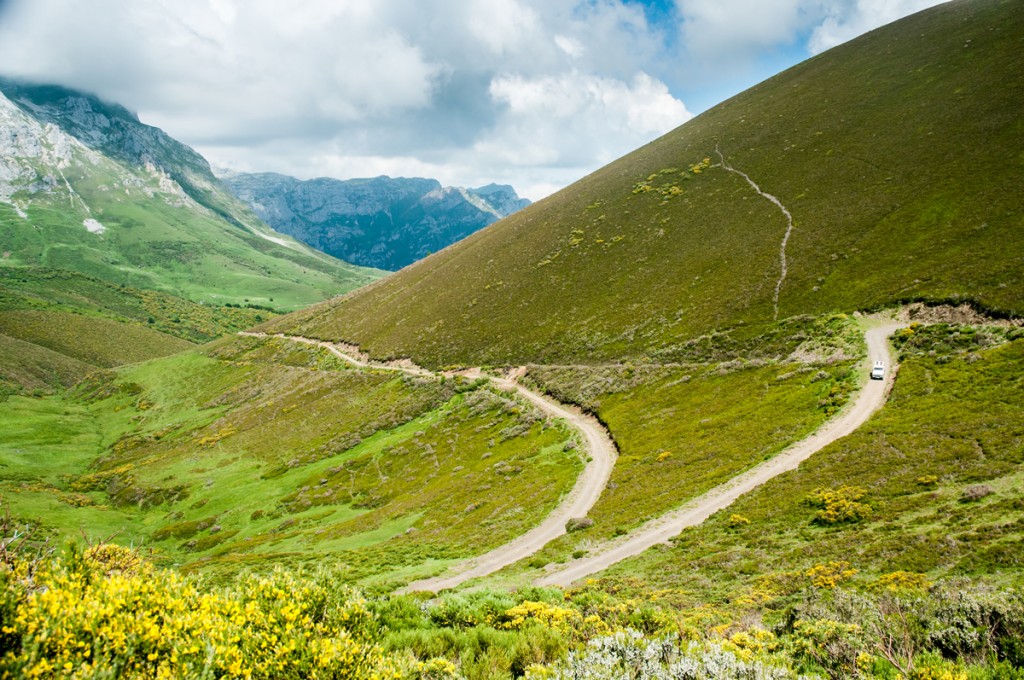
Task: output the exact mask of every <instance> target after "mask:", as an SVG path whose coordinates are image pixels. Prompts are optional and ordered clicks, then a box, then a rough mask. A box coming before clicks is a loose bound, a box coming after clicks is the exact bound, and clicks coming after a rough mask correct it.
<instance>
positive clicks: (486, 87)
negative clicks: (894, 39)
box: [0, 0, 931, 198]
mask: <svg viewBox="0 0 1024 680" xmlns="http://www.w3.org/2000/svg"><path fill="white" fill-rule="evenodd" d="M676 3H677V4H676V10H677V11H676V12H675V13H674V14H673V13H672V12H671V11H670V12H668V13H662V14H660V15H657V16H658V17H660V18H659V19H658V22H660V23H657V22H656V23H652V21H651V19H650V17H652V16H656V15H654V14H648V13H647V8H646V7H645V4H644V3H642V2H639V1H637V0H420V1H417V2H409V0H373V2H366V1H364V0H303V1H302V2H297V3H296V2H288V1H287V0H90V1H89V2H88V3H86V2H74V1H73V0H6V2H5V0H0V69H2V70H3V73H4V75H12V76H21V77H26V78H30V79H34V80H37V81H43V82H57V83H59V84H64V85H68V86H71V87H76V88H79V89H84V90H88V91H92V92H95V93H97V94H99V95H100V96H102V97H104V98H107V99H110V100H113V101H117V102H119V103H122V104H124V105H125V106H127V107H128V108H131V109H134V110H137V111H138V112H139V114H140V116H141V118H142V119H143V121H145V122H148V123H151V124H154V125H158V126H159V127H162V128H164V129H165V130H167V132H168V133H170V134H171V135H173V136H175V137H177V138H178V139H181V140H182V141H184V142H186V143H188V144H191V145H193V146H195V147H196V148H197V149H198V150H199V151H200V152H202V153H206V154H207V155H209V156H210V158H211V161H213V162H215V163H217V164H221V165H230V166H233V167H246V168H249V169H252V170H267V171H280V172H289V173H291V174H295V175H298V176H303V177H309V176H315V175H328V174H334V175H338V174H340V173H352V174H353V175H361V176H367V175H371V174H374V173H379V172H386V173H387V174H393V175H396V174H401V175H407V176H409V175H413V174H426V173H428V172H429V173H431V176H435V177H437V178H439V179H442V180H443V181H445V182H448V183H459V184H473V183H475V182H479V183H486V182H487V181H491V180H492V179H493V180H494V181H503V182H508V183H511V184H513V185H514V186H516V188H517V189H520V188H521V190H523V191H524V192H531V191H532V192H533V193H528V195H530V196H531V197H534V198H536V197H538V195H539V194H540V193H541V192H546V191H549V190H550V188H551V187H554V186H557V185H560V184H566V183H568V182H570V181H572V180H575V179H577V178H578V177H579V176H581V175H583V174H585V173H587V172H590V171H592V170H594V169H596V168H597V167H599V166H600V165H601V164H603V163H605V162H607V161H609V160H612V159H613V158H615V157H617V156H619V155H621V154H623V153H625V152H627V151H629V150H631V149H633V148H635V147H636V146H639V145H640V144H642V143H644V142H646V141H648V140H649V139H651V138H653V137H655V136H657V135H659V134H662V133H664V132H667V131H668V130H670V129H672V128H674V127H675V126H677V125H679V124H680V123H682V122H683V121H684V120H686V119H687V118H688V117H689V115H690V114H689V113H688V112H687V108H686V106H684V105H683V102H682V101H681V100H680V96H679V94H678V93H679V92H680V91H686V92H687V103H690V97H691V95H692V96H698V95H697V94H694V93H700V92H701V91H700V90H697V89H691V90H687V89H686V88H688V87H692V86H693V85H694V83H697V84H700V85H702V86H703V87H706V88H715V87H717V88H719V89H721V87H722V86H721V85H720V84H721V83H723V82H724V83H729V85H728V86H727V87H733V83H738V84H743V86H744V87H745V86H747V85H751V84H753V83H754V82H756V81H757V80H760V79H761V78H763V77H765V76H766V75H770V73H764V72H762V71H757V70H756V69H751V68H750V64H752V63H756V62H757V61H758V59H759V58H760V57H761V55H763V54H765V53H766V51H771V50H773V49H776V48H778V47H779V46H780V45H781V46H787V45H788V46H790V47H792V46H793V45H797V46H798V47H799V49H800V50H803V51H804V52H803V54H806V49H807V48H806V41H807V40H808V39H809V38H811V36H813V39H812V41H811V42H812V46H813V49H822V48H824V47H826V46H828V45H830V44H834V43H835V42H836V41H839V40H843V39H846V38H847V37H849V36H850V35H851V34H853V33H855V32H857V31H860V30H864V28H865V27H870V26H873V25H877V24H878V23H881V22H884V21H888V20H890V19H892V18H895V17H896V16H897V15H900V14H903V13H906V12H908V11H911V10H913V9H917V8H919V7H921V6H923V5H925V4H931V3H930V2H929V0H888V1H885V0H771V1H767V0H676ZM799 56H801V55H795V56H794V57H793V59H794V60H795V59H797V58H799ZM790 63H791V62H790ZM737 72H739V73H742V74H743V78H745V79H746V80H742V81H741V80H736V78H735V74H736V73H737ZM730 78H732V80H730ZM737 89H742V88H740V87H737ZM673 93H675V94H673ZM716 94H717V91H716ZM723 94H725V93H723ZM711 103H714V100H712V101H703V102H701V103H700V105H708V104H711ZM700 105H698V106H700ZM692 108H693V106H692V105H691V109H692ZM527 186H529V187H533V189H528V188H526V187H527Z"/></svg>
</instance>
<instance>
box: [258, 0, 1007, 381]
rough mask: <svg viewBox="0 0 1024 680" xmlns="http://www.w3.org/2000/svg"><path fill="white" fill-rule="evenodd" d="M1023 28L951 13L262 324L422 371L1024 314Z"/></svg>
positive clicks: (691, 125) (962, 6) (769, 86)
mask: <svg viewBox="0 0 1024 680" xmlns="http://www.w3.org/2000/svg"><path fill="white" fill-rule="evenodd" d="M1022 39H1024V13H1021V12H1020V11H1019V5H1018V3H1016V2H1012V1H991V0H966V1H964V2H953V3H949V4H944V5H941V6H939V7H936V8H933V9H931V10H928V11H925V12H922V13H920V14H918V15H914V16H912V17H909V18H907V19H905V20H903V21H900V22H897V23H895V24H892V25H890V26H888V27H885V28H882V29H879V30H877V31H874V32H872V33H870V34H867V35H865V36H863V37H861V38H858V39H856V40H853V41H851V42H850V43H848V44H845V45H843V46H841V47H838V48H836V49H833V50H831V51H829V52H827V53H824V54H822V55H820V56H818V57H815V58H813V59H810V60H808V61H807V62H805V63H803V64H801V65H799V66H797V67H795V68H792V69H790V70H788V71H786V72H784V73H782V74H781V75H779V76H776V77H774V78H772V79H770V80H768V81H766V82H765V83H763V84H761V85H759V86H757V87H755V88H753V89H751V90H749V91H747V92H744V93H743V94H741V95H738V96H736V97H734V98H733V99H731V100H729V101H727V102H725V103H724V104H722V105H720V106H717V107H715V108H714V109H712V110H710V111H708V112H706V113H705V114H703V115H701V116H699V117H698V118H696V119H694V120H692V121H690V122H688V123H687V124H685V125H683V126H682V127H680V128H678V129H677V130H675V131H673V132H671V133H669V134H668V135H666V136H664V137H663V138H661V139H659V140H657V141H655V142H653V143H651V144H649V145H648V146H646V147H644V148H642V149H639V150H638V151H636V152H634V153H632V154H630V155H628V156H626V157H624V158H623V159H621V160H619V161H617V162H615V163H613V164H611V165H609V166H608V167H606V168H604V169H602V170H600V171H598V172H596V173H594V174H593V175H591V176H589V177H587V178H585V179H583V180H581V181H580V182H578V183H576V184H574V185H573V186H571V187H569V188H567V189H565V190H563V191H561V192H559V193H558V194H556V195H554V196H552V197H550V198H548V199H546V200H544V201H542V202H540V203H537V204H535V205H533V206H530V207H529V208H527V209H525V210H523V211H521V212H519V213H516V214H515V215H513V216H511V217H509V218H507V219H505V220H503V221H501V222H500V223H498V224H496V225H494V226H492V227H490V228H488V229H485V230H483V231H482V232H479V233H477V234H474V235H473V236H471V237H469V238H468V239H466V240H465V241H463V242H461V243H459V244H458V245H456V246H454V247H452V248H449V249H447V250H445V251H444V252H441V253H438V254H435V255H434V256H432V257H430V258H428V259H426V260H424V261H422V262H420V263H417V264H416V265H414V266H412V267H410V268H408V269H406V270H404V271H402V272H400V273H399V274H398V275H396V276H394V277H390V278H388V279H386V280H384V281H382V282H380V283H379V284H377V285H374V286H372V287H370V288H368V289H366V290H364V291H360V292H359V293H357V294H354V295H351V296H348V297H346V298H344V299H342V300H340V301H333V302H331V303H328V304H324V305H321V306H318V307H315V308H312V309H310V310H307V311H304V312H302V313H301V314H299V315H296V316H293V317H289V318H287V319H283V320H280V321H279V322H276V323H275V324H274V325H273V326H272V327H273V328H277V329H282V330H286V331H288V332H296V333H302V334H305V335H316V336H319V337H324V338H342V339H345V340H349V341H352V342H358V343H359V344H360V345H362V346H363V347H364V348H366V349H368V350H370V351H371V352H373V353H375V354H377V355H381V356H393V355H395V356H401V355H408V356H411V357H413V358H414V359H415V360H417V361H419V362H421V363H426V364H432V365H444V364H450V363H459V362H461V363H466V364H477V363H494V364H502V363H511V362H514V363H522V362H528V361H533V362H538V363H553V362H561V361H569V362H572V361H578V360H583V361H597V360H604V359H609V358H616V357H641V356H652V355H653V356H655V357H658V358H661V359H672V358H673V357H677V356H681V355H685V353H686V352H687V351H688V349H687V347H688V345H687V342H688V341H690V340H692V339H694V338H696V337H699V336H702V335H704V334H706V333H709V332H711V331H713V330H716V329H727V328H731V329H733V334H734V335H736V336H745V337H748V338H749V337H752V336H754V335H757V334H758V333H760V332H762V330H763V328H764V324H766V323H767V322H770V321H771V320H772V319H773V318H775V317H778V318H780V319H781V318H785V317H788V316H791V315H794V314H800V313H823V312H830V311H852V310H856V309H865V308H878V307H882V306H885V305H890V304H893V303H895V302H898V301H906V300H929V301H938V300H960V301H970V302H972V303H973V304H976V305H978V306H979V307H983V308H986V309H988V310H991V311H994V312H998V313H1006V314H1020V313H1021V312H1022V311H1024V309H1022V300H1024V279H1022V277H1021V272H1022V271H1024V266H1022V265H1024V239H1022V238H1021V237H1020V234H1021V229H1022V226H1024V194H1022V193H1021V191H1020V190H1019V186H1018V184H1019V182H1018V178H1019V177H1020V176H1021V174H1022V172H1024V119H1022V118H1021V116H1020V115H1019V113H1020V111H1022V110H1024V81H1022V79H1021V78H1020V77H1019V74H1020V73H1021V71H1022V70H1024V50H1022V49H1021V46H1022V44H1024V43H1022Z"/></svg>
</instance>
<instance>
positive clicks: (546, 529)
mask: <svg viewBox="0 0 1024 680" xmlns="http://www.w3.org/2000/svg"><path fill="white" fill-rule="evenodd" d="M901 325H905V324H901V323H897V322H886V323H885V324H884V325H880V326H877V327H874V328H872V329H870V330H868V331H867V332H866V333H865V340H866V341H867V346H868V365H870V364H872V363H874V362H875V361H884V362H885V364H886V366H887V367H889V368H888V369H887V371H886V379H885V380H884V381H876V380H870V381H868V382H867V384H866V385H864V387H863V388H862V389H861V390H860V392H859V393H858V394H857V397H856V399H855V400H854V401H853V402H852V403H851V404H850V405H848V406H847V407H846V408H845V409H844V410H843V411H842V412H841V413H840V415H839V416H837V417H836V418H834V419H832V420H830V421H828V422H826V423H825V424H824V425H822V426H821V427H820V428H819V429H818V430H817V431H815V432H814V433H813V434H811V435H810V436H808V437H806V438H804V439H802V440H800V441H799V442H797V443H795V444H793V445H792V446H790V447H789V448H788V449H786V450H785V451H783V452H782V453H779V454H778V455H776V456H775V457H773V458H772V459H771V460H768V461H765V462H764V463H761V464H760V465H757V466H755V467H753V468H751V469H749V470H747V471H746V472H744V473H742V474H740V475H737V476H736V477H733V478H732V479H730V480H729V481H727V482H725V483H723V484H720V485H719V486H716V487H715V488H713V489H711V490H710V491H708V492H707V493H705V494H703V495H701V496H698V497H697V498H695V499H693V500H691V501H690V502H688V503H686V504H685V505H683V506H682V507H680V508H678V509H676V510H673V511H672V512H669V513H667V514H665V515H662V516H661V517H658V518H655V519H653V520H651V521H649V522H647V523H646V524H644V525H642V526H640V527H639V528H638V529H636V530H635V531H633V532H631V533H630V534H629V535H628V536H627V537H624V538H622V539H616V540H613V541H609V542H608V543H605V544H604V545H601V546H598V547H596V548H594V549H593V552H594V554H593V555H591V556H589V557H584V558H582V559H578V560H574V561H573V562H570V563H569V564H567V565H564V566H560V567H559V568H556V569H554V570H552V571H550V572H548V573H547V574H545V575H544V576H542V577H540V578H539V579H537V580H536V583H537V584H538V585H560V586H568V585H570V584H572V583H573V582H575V581H577V580H579V579H581V578H583V577H585V576H589V575H590V574H594V573H596V572H599V571H602V570H604V569H606V568H608V567H610V566H611V565H613V564H615V563H616V562H620V561H622V560H624V559H626V558H628V557H632V556H634V555H638V554H639V553H641V552H643V551H644V550H647V549H648V548H650V547H651V546H654V545H657V544H658V543H665V542H667V541H668V539H670V538H671V537H673V536H675V535H676V534H678V533H679V532H680V531H682V530H683V529H684V528H686V527H689V526H694V525H697V524H700V523H701V522H703V521H704V520H705V519H707V518H708V517H710V516H711V515H712V514H714V513H715V512H717V511H719V510H721V509H722V508H725V507H727V506H729V505H730V504H731V503H732V502H733V501H735V500H736V499H737V498H739V497H740V496H742V495H743V494H745V493H748V492H750V491H751V490H753V489H755V488H757V487H758V486H760V485H761V484H764V483H765V482H767V481H768V480H769V479H771V478H772V477H775V476H777V475H780V474H782V473H783V472H786V471H788V470H793V469H795V468H796V467H797V466H798V465H799V464H800V463H801V462H803V461H804V460H806V459H807V458H809V457H810V456H811V455H813V454H814V453H816V452H817V451H819V450H820V449H822V448H823V447H825V446H826V445H828V444H831V443H832V442H834V441H836V440H837V439H839V438H840V437H845V436H846V435H848V434H850V433H851V432H853V431H854V430H856V429H857V428H858V427H860V426H861V425H862V424H863V423H864V422H865V421H867V419H868V418H869V417H870V416H871V414H872V413H874V412H875V411H876V410H877V409H878V408H880V407H881V406H882V405H883V404H884V403H885V399H886V396H887V394H888V392H889V389H890V387H891V386H892V379H893V371H892V370H891V368H892V366H893V365H894V364H893V361H892V356H891V353H890V352H889V345H888V337H889V335H891V334H892V332H893V331H895V330H896V329H897V328H899V327H900V326H901ZM240 335H247V336H251V337H278V338H282V339H286V340H291V341H293V342H301V343H304V344H309V345H317V346H320V347H324V348H325V349H327V350H329V351H330V352H331V353H333V354H334V355H336V356H338V357H340V358H341V359H344V360H346V361H348V362H349V363H351V364H353V365H355V366H359V367H363V368H378V369H386V370H393V371H399V372H402V373H408V374H411V375H434V374H433V373H431V372H430V371H428V370H426V369H424V368H421V367H419V366H416V365H414V364H411V363H409V362H386V363H385V362H375V361H370V360H369V359H368V358H367V357H366V356H365V355H363V354H362V353H361V352H360V351H359V348H357V347H350V346H347V345H346V346H339V345H337V344H334V343H330V342H324V341H321V340H314V339H312V338H304V337H301V336H291V335H281V334H278V335H276V336H268V335H267V334H265V333H240ZM865 371H866V369H865ZM462 375H465V376H467V377H471V378H476V377H481V376H482V375H483V374H481V373H480V371H479V369H470V370H469V371H463V372H462ZM485 377H489V379H490V380H491V382H492V383H494V384H495V385H496V386H498V387H499V388H501V389H503V390H507V391H515V392H517V393H518V394H519V395H520V396H521V397H522V398H523V399H526V400H527V401H529V402H530V403H532V404H534V405H535V406H537V408H539V409H540V410H541V411H543V412H544V413H546V414H548V415H549V416H551V417H554V418H560V419H562V420H564V421H566V422H567V423H569V425H571V426H572V427H573V428H575V429H576V430H577V431H578V432H579V433H580V434H581V435H582V436H583V438H584V442H585V444H586V454H587V458H586V460H587V464H586V467H585V468H584V470H583V473H582V474H581V475H580V476H579V478H578V479H577V480H576V484H575V485H574V486H573V488H572V491H571V492H570V493H569V494H568V495H567V496H566V497H565V498H564V499H563V500H562V501H561V502H560V503H559V504H558V507H556V508H555V509H554V510H553V511H552V512H551V514H549V515H548V516H547V518H545V520H544V521H543V522H542V523H541V524H539V525H538V526H536V527H534V528H533V529H531V530H530V531H528V532H526V533H525V534H523V535H522V536H519V537H518V538H515V539H513V540H512V541H510V542H509V543H506V544H504V545H501V546H499V547H497V548H495V549H494V550H491V551H490V552H487V553H485V554H483V555H480V556H478V557H474V558H470V559H468V560H464V561H462V562H459V563H458V564H457V565H455V566H453V567H452V568H450V569H449V573H447V574H442V575H441V576H437V577H434V578H428V579H423V580H420V581H415V582H413V583H410V584H409V585H407V586H405V588H403V589H401V591H399V592H412V591H431V592H439V591H441V590H444V589H446V588H454V587H455V586H457V585H459V584H461V583H464V582H465V581H468V580H469V579H472V578H477V577H480V576H486V575H487V574H490V573H492V572H494V571H497V570H498V569H501V568H502V567H505V566H508V565H510V564H512V563H514V562H518V561H519V560H521V559H523V558H526V557H529V556H530V555H532V554H534V553H536V552H537V551H539V550H540V549H541V548H543V547H544V545H546V544H547V543H549V542H550V541H552V540H554V539H556V538H558V537H559V536H561V535H563V534H564V533H565V523H566V522H567V521H568V520H569V519H570V518H573V517H583V516H585V515H586V514H587V512H589V510H590V508H592V507H593V506H594V504H595V503H596V502H597V499H598V498H599V497H600V496H601V493H602V492H603V491H604V488H605V485H606V484H607V483H608V479H609V477H610V476H611V472H612V468H613V467H614V466H615V459H616V455H617V453H616V449H615V444H614V443H613V441H612V439H611V437H610V436H609V434H608V432H607V430H605V428H604V426H602V425H601V424H600V423H599V422H598V421H597V419H595V418H594V417H592V416H588V415H585V414H583V413H581V412H580V411H579V410H577V409H575V408H572V407H569V406H565V405H563V404H559V403H557V402H555V401H553V400H551V399H549V398H547V397H545V396H543V395H540V394H538V393H536V392H533V391H531V390H529V389H527V388H526V387H524V386H523V385H520V384H519V383H518V382H517V381H516V378H517V372H513V373H512V374H510V375H509V376H508V377H504V378H497V377H492V376H485Z"/></svg>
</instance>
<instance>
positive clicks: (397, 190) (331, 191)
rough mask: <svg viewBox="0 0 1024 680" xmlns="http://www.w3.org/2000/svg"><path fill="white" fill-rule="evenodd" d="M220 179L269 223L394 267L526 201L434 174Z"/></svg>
mask: <svg viewBox="0 0 1024 680" xmlns="http://www.w3.org/2000/svg"><path fill="white" fill-rule="evenodd" d="M221 179H222V181H223V182H224V183H225V184H226V185H227V186H228V188H229V189H231V191H233V192H234V193H235V195H236V196H237V197H238V198H240V199H241V200H242V201H245V202H246V203H247V204H248V205H249V207H250V208H252V210H253V212H255V213H256V215H257V216H258V217H259V218H260V219H262V220H263V221H265V222H266V223H267V224H269V225H270V226H272V227H273V228H274V229H276V230H278V231H280V232H282V233H285V234H288V235H290V236H294V237H295V238H297V239H299V240H300V241H302V242H304V243H306V244H308V245H311V246H313V247H314V248H317V249H318V250H322V251H323V252H325V253H328V254H330V255H334V256H335V257H338V258H340V259H343V260H345V261H346V262H352V263H353V264H358V265H363V266H367V267H377V268H380V269H389V270H396V269H401V268H402V267H404V266H406V265H409V264H412V263H413V262H415V261H417V260H419V259H422V258H424V257H426V256H427V255H429V254H430V253H432V252H436V251H438V250H441V249H442V248H445V247H447V246H449V245H451V244H452V243H455V242H456V241H459V240H461V239H463V238H465V237H466V236H469V235H470V234H472V233H474V232H476V231H479V230H480V229H483V228H484V227H486V226H488V225H489V224H492V223H494V222H496V221H498V220H499V219H501V218H503V217H507V216H508V215H511V214H512V213H514V212H516V211H518V210H521V209H522V208H525V207H526V206H527V205H529V204H530V201H529V200H527V199H525V198H520V197H519V196H518V195H517V194H516V191H515V189H513V188H512V187H511V186H508V185H500V184H489V185H487V186H483V187H479V188H476V189H465V188H462V187H444V186H442V185H441V183H440V182H438V181H437V180H435V179H423V178H404V177H397V178H391V177H386V176H381V177H374V178H369V179H350V180H339V179H332V178H327V177H321V178H317V179H311V180H305V181H303V180H299V179H296V178H294V177H289V176H287V175H279V174H275V173H258V174H248V173H229V174H225V175H222V177H221Z"/></svg>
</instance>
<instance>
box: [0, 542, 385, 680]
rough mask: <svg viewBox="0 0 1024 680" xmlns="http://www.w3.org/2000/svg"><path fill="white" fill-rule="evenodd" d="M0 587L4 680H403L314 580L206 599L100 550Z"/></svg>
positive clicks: (348, 601) (12, 575)
mask: <svg viewBox="0 0 1024 680" xmlns="http://www.w3.org/2000/svg"><path fill="white" fill-rule="evenodd" d="M0 587H2V589H3V590H2V592H3V598H4V600H3V601H4V602H5V603H6V605H7V606H3V607H0V614H2V615H3V620H2V621H0V632H2V637H0V645H2V646H0V677H12V676H14V677H27V678H40V677H98V676H99V675H103V676H104V677H107V676H110V677H123V678H137V677H146V678H199V677H204V678H205V677H238V678H281V677H294V678H298V677H303V678H350V679H356V678H366V679H369V678H380V679H383V678H398V677H400V675H399V674H398V673H397V671H396V670H395V668H394V667H393V666H392V664H391V663H390V662H389V661H388V660H387V659H385V658H384V656H383V654H382V653H381V652H380V650H379V648H378V647H377V646H376V644H375V643H374V638H375V636H376V629H375V625H374V620H373V617H372V615H370V613H369V611H368V610H367V608H366V606H365V604H364V602H363V601H362V600H361V599H359V598H358V597H357V596H356V595H354V594H353V593H351V592H350V591H347V590H345V589H340V590H339V589H337V588H333V587H329V586H328V585H327V584H326V582H324V581H322V580H318V579H316V578H308V579H302V580H300V579H298V578H296V577H295V576H292V575H290V574H288V573H286V572H284V571H275V572H274V573H272V574H271V575H269V576H267V577H259V578H258V577H255V576H250V577H246V578H243V579H241V580H240V581H239V582H238V583H237V584H236V585H235V586H233V587H231V588H227V589H223V590H219V591H214V592H204V591H202V590H200V589H199V588H198V587H197V584H196V582H195V581H193V580H191V579H189V578H186V577H183V576H180V575H178V574H175V573H173V572H169V571H164V570H160V569H156V568H154V567H152V566H151V565H149V564H148V563H146V562H144V561H142V560H141V559H138V556H137V555H135V554H134V553H132V551H130V550H127V549H125V548H118V547H114V546H96V547H94V548H92V549H90V550H88V551H86V552H85V553H84V554H83V553H79V552H77V551H72V552H71V553H70V554H69V555H68V556H67V557H65V558H64V559H62V560H53V561H51V562H47V563H45V564H42V565H40V566H39V568H38V569H37V570H36V572H35V574H34V576H33V577H32V578H25V572H24V570H23V569H21V568H19V567H18V566H17V565H15V566H13V567H10V566H7V567H3V571H0ZM10 605H13V606H10Z"/></svg>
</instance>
